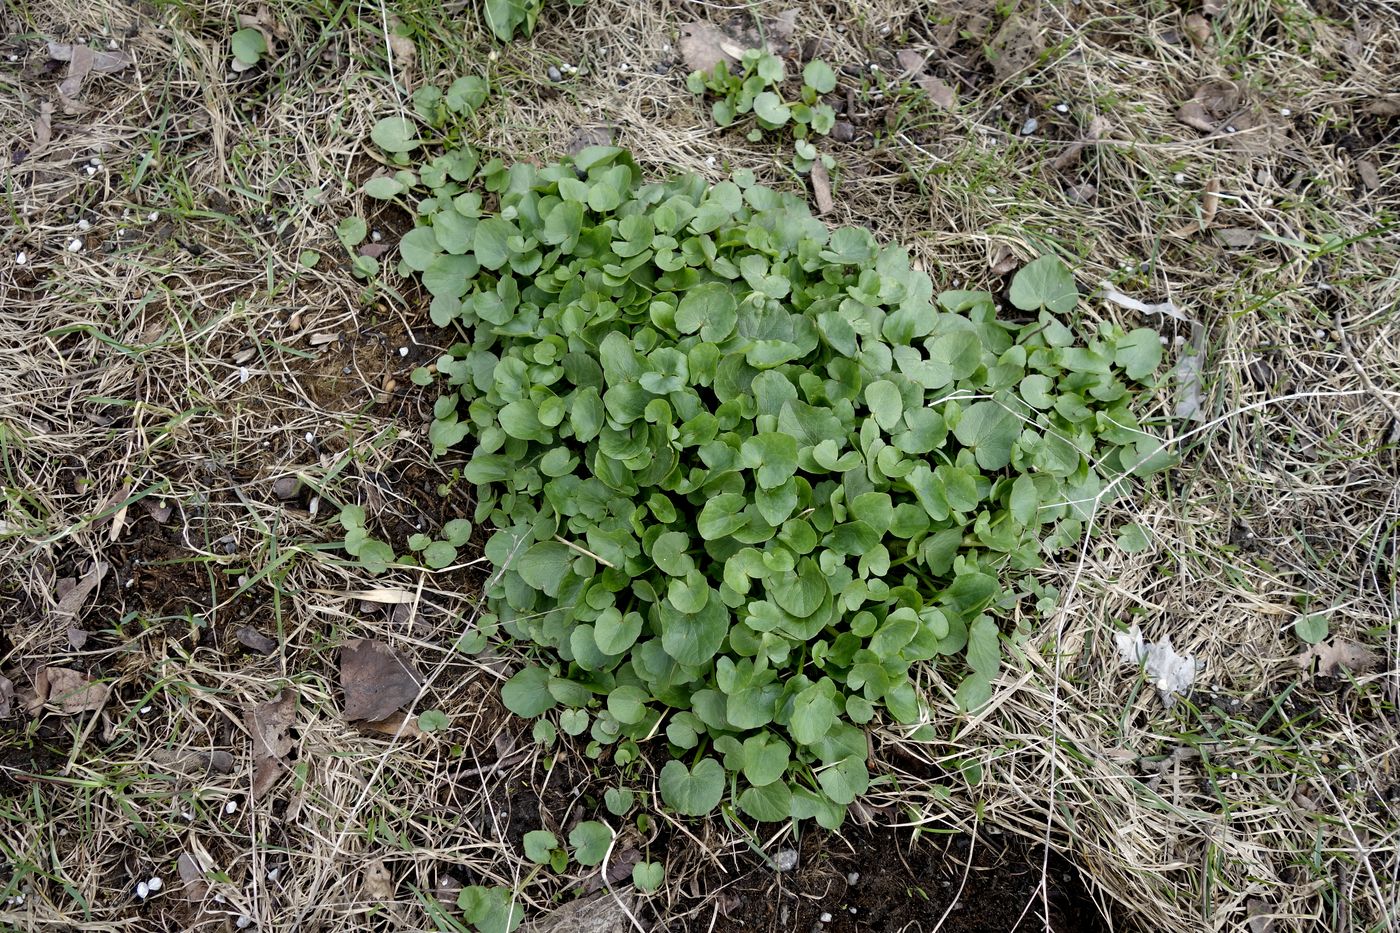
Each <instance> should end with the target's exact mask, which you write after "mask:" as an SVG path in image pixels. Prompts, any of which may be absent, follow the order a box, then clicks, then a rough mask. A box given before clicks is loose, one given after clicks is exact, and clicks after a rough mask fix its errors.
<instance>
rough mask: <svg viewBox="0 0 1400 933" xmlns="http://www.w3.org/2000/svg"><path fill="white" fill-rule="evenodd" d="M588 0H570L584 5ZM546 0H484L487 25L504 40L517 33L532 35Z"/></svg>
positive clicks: (573, 3) (507, 40)
mask: <svg viewBox="0 0 1400 933" xmlns="http://www.w3.org/2000/svg"><path fill="white" fill-rule="evenodd" d="M587 2H588V0H569V4H570V5H571V6H582V5H583V4H584V3H587ZM543 7H544V0H483V2H482V5H481V11H482V16H484V17H485V18H486V25H487V27H488V28H489V29H490V30H491V32H492V33H493V34H494V35H495V37H496V38H497V39H500V40H501V41H502V42H509V41H510V40H512V39H514V38H515V35H516V33H521V34H523V35H526V36H528V35H530V34H531V33H533V32H534V31H535V21H536V20H538V19H539V18H540V10H541V9H542V8H543Z"/></svg>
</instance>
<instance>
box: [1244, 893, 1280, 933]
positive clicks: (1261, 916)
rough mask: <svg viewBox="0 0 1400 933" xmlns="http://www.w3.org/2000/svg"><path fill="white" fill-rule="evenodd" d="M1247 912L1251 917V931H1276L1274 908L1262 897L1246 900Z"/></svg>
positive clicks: (1265, 932) (1255, 932) (1262, 932)
mask: <svg viewBox="0 0 1400 933" xmlns="http://www.w3.org/2000/svg"><path fill="white" fill-rule="evenodd" d="M1245 914H1246V916H1248V917H1249V933H1274V926H1275V924H1274V919H1275V914H1274V908H1273V907H1271V906H1270V905H1269V902H1268V901H1266V900H1264V899H1263V898H1262V897H1251V898H1250V899H1249V900H1247V901H1245Z"/></svg>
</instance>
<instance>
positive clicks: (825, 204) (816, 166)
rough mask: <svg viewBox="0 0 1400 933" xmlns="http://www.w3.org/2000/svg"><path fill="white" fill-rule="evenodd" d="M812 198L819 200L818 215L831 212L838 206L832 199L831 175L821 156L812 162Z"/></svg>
mask: <svg viewBox="0 0 1400 933" xmlns="http://www.w3.org/2000/svg"><path fill="white" fill-rule="evenodd" d="M812 199H813V200H814V201H816V202H817V216H821V215H822V214H829V213H831V211H832V209H833V208H835V207H836V202H835V201H833V200H831V175H830V174H829V173H828V172H827V170H826V163H824V162H822V160H821V159H820V158H818V159H817V160H816V161H815V162H813V163H812Z"/></svg>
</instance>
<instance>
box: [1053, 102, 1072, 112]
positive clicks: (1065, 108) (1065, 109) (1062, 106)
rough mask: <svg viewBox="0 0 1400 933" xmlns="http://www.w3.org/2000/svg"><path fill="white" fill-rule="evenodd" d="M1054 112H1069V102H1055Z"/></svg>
mask: <svg viewBox="0 0 1400 933" xmlns="http://www.w3.org/2000/svg"><path fill="white" fill-rule="evenodd" d="M1055 112H1056V113H1069V104H1056V105H1055Z"/></svg>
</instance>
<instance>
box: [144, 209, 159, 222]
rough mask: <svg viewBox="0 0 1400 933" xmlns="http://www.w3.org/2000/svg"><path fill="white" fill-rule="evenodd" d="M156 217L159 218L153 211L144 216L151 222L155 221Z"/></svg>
mask: <svg viewBox="0 0 1400 933" xmlns="http://www.w3.org/2000/svg"><path fill="white" fill-rule="evenodd" d="M158 217H160V215H159V214H157V213H156V212H155V211H151V212H150V213H149V214H147V215H146V219H147V220H152V221H153V220H156V219H157V218H158Z"/></svg>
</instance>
